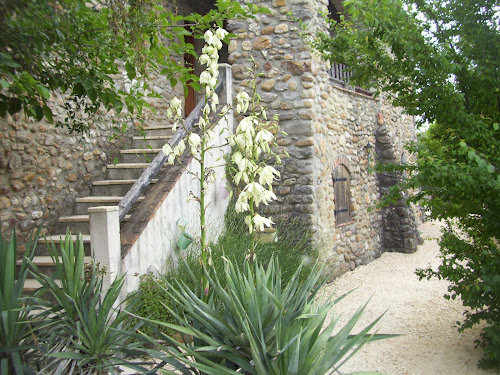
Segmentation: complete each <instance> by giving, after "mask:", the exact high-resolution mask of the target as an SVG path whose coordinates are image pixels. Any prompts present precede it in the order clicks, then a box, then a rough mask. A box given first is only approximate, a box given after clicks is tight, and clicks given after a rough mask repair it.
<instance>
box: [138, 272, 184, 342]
mask: <svg viewBox="0 0 500 375" xmlns="http://www.w3.org/2000/svg"><path fill="white" fill-rule="evenodd" d="M166 287H167V286H166V282H165V279H164V278H163V277H156V276H154V275H153V274H150V273H148V274H145V275H142V276H141V280H140V283H139V290H138V291H137V294H136V297H137V298H138V305H137V309H136V310H135V314H137V315H138V316H141V317H146V318H148V319H153V320H159V321H161V322H165V323H175V318H174V316H173V315H172V314H171V313H170V312H169V311H168V310H167V309H165V307H164V305H170V304H171V302H170V298H169V296H168V294H167V293H165V288H166ZM136 321H137V322H138V321H139V320H136ZM158 328H159V329H160V330H161V329H163V328H164V327H160V326H159V327H158ZM141 331H143V332H144V333H146V334H147V335H150V336H154V331H153V330H152V329H150V328H149V327H147V326H143V327H141ZM171 332H172V331H169V330H166V331H165V333H171Z"/></svg>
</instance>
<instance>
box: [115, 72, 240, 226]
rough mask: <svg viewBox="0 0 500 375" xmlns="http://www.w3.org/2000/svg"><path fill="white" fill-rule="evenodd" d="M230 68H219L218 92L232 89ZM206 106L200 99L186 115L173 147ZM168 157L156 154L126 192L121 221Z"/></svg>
mask: <svg viewBox="0 0 500 375" xmlns="http://www.w3.org/2000/svg"><path fill="white" fill-rule="evenodd" d="M228 68H229V69H230V67H228V66H227V65H226V64H221V66H220V68H219V69H220V70H222V72H221V74H219V83H218V85H217V86H216V88H215V92H216V93H217V94H219V93H220V92H221V91H222V89H223V87H226V92H227V91H228V90H230V89H231V88H230V87H228V86H229V85H228V84H227V83H226V81H227V80H226V72H227V71H228ZM227 97H230V96H229V95H226V98H227ZM228 104H231V103H228ZM204 106H205V100H202V101H200V102H199V103H198V104H197V105H196V107H195V108H194V109H193V111H192V112H191V113H190V114H189V115H188V117H186V119H185V120H184V124H183V125H182V126H179V128H178V129H177V131H176V132H175V133H174V135H173V136H172V138H170V140H169V141H168V144H169V145H170V146H171V147H174V146H176V145H177V144H178V143H179V142H180V141H181V139H183V138H184V137H186V135H187V133H188V131H190V130H191V129H192V128H193V126H194V125H195V124H196V123H197V122H198V121H199V120H200V117H201V114H202V111H203V107H204ZM167 159H168V157H167V156H166V155H165V154H164V153H163V151H161V150H160V152H159V153H158V155H156V157H155V158H154V159H153V160H152V161H151V164H150V165H149V166H148V167H147V168H146V170H145V171H144V172H143V173H142V175H141V176H140V177H139V178H138V179H137V181H136V182H135V183H134V185H132V187H131V188H130V190H129V191H128V192H127V194H125V196H124V197H123V198H122V200H121V201H120V203H119V204H118V207H119V217H120V222H121V221H123V219H124V218H125V215H127V213H128V212H129V211H130V209H131V208H132V206H133V205H134V203H135V202H136V201H137V200H138V199H139V197H140V196H141V194H142V193H143V191H144V190H145V189H146V188H147V187H148V186H149V184H150V183H151V181H152V180H153V178H155V177H156V175H157V174H158V172H159V171H160V169H161V168H162V167H163V165H164V164H165V162H166V161H167Z"/></svg>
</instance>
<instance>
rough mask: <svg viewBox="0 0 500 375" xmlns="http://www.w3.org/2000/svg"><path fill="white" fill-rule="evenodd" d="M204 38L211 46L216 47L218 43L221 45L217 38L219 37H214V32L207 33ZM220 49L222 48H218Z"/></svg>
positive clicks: (208, 31)
mask: <svg viewBox="0 0 500 375" xmlns="http://www.w3.org/2000/svg"><path fill="white" fill-rule="evenodd" d="M204 38H205V42H206V43H207V44H208V45H210V46H216V45H217V43H220V40H219V38H218V37H217V35H214V33H213V32H212V30H207V31H205V35H204ZM218 49H220V48H218Z"/></svg>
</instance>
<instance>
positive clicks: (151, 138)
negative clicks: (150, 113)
mask: <svg viewBox="0 0 500 375" xmlns="http://www.w3.org/2000/svg"><path fill="white" fill-rule="evenodd" d="M170 138H172V136H171V135H146V136H145V137H142V136H138V137H133V138H132V139H133V145H134V147H136V148H141V147H142V148H149V147H148V146H150V147H152V148H162V147H163V145H164V144H165V143H167V142H168V141H169V140H170Z"/></svg>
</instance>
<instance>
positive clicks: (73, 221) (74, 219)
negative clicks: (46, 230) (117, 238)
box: [59, 215, 130, 234]
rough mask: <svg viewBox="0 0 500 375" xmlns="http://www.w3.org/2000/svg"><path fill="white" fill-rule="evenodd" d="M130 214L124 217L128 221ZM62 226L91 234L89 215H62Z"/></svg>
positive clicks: (60, 220) (75, 231)
mask: <svg viewBox="0 0 500 375" xmlns="http://www.w3.org/2000/svg"><path fill="white" fill-rule="evenodd" d="M128 219H130V215H126V216H125V218H124V219H123V220H124V221H127V220H128ZM59 223H60V227H62V228H63V229H64V230H66V229H69V230H70V231H71V233H81V234H90V228H89V215H73V216H61V217H60V218H59Z"/></svg>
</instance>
